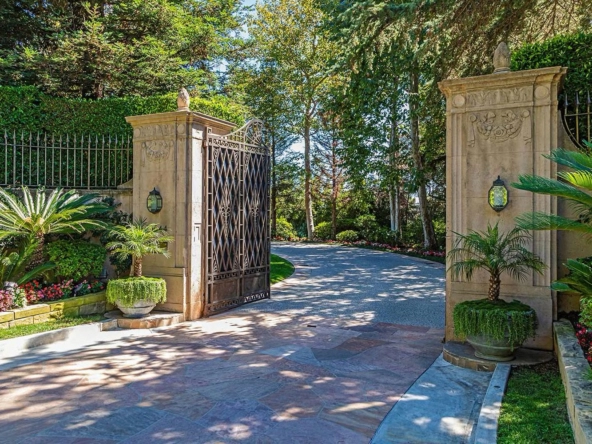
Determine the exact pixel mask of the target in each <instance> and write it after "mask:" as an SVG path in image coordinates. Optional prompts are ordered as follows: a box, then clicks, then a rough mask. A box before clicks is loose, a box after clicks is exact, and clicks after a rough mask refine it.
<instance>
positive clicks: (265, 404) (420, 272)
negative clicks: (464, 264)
mask: <svg viewBox="0 0 592 444" xmlns="http://www.w3.org/2000/svg"><path fill="white" fill-rule="evenodd" d="M273 251H274V252H276V253H277V254H280V255H282V256H284V257H287V258H288V259H290V260H292V261H293V262H294V263H295V264H296V265H297V270H298V271H297V272H296V273H295V275H294V276H293V277H291V278H289V279H288V280H286V281H284V282H283V283H280V284H279V285H278V286H276V287H274V288H273V291H272V298H273V299H272V300H271V301H261V302H257V303H255V304H251V305H249V306H245V307H242V308H240V309H238V310H234V311H231V312H229V313H227V314H224V315H220V316H216V317H213V318H210V319H206V320H202V321H196V322H188V323H184V324H181V325H178V326H175V327H172V328H167V329H159V330H155V331H152V332H150V334H149V335H147V336H143V337H134V338H129V339H127V340H122V341H117V342H110V343H105V344H99V345H96V346H92V347H89V348H87V349H85V350H83V351H81V352H80V351H79V352H77V353H72V354H69V355H65V356H61V357H58V358H55V359H51V360H47V361H44V362H39V363H36V364H30V365H25V366H22V367H18V368H15V369H11V370H6V371H3V372H0V399H2V403H0V442H2V443H4V442H6V443H18V442H24V443H60V444H74V443H85V444H103V443H105V444H106V443H116V442H125V443H220V442H238V443H323V444H328V443H341V444H343V443H346V444H349V443H367V442H368V441H369V440H370V438H371V437H372V436H373V434H374V432H375V431H376V429H377V427H378V425H379V424H380V422H381V421H382V419H383V418H384V416H385V415H386V414H387V413H388V412H389V410H390V409H391V408H392V406H393V405H394V404H395V403H396V402H397V401H398V400H399V399H400V398H401V396H402V395H403V394H404V393H405V392H406V391H407V389H408V388H409V387H410V386H411V385H412V384H413V382H414V381H415V380H416V379H417V378H418V377H419V376H420V375H421V374H422V373H423V372H424V371H425V369H427V368H428V367H429V366H430V365H431V363H432V362H433V361H434V360H435V359H436V357H437V356H438V355H439V354H440V352H441V348H442V346H441V343H440V341H441V339H442V336H443V329H442V327H443V324H442V322H443V312H444V290H443V287H444V270H443V267H442V266H440V265H438V264H432V263H429V262H426V261H422V260H417V259H413V258H408V257H404V256H398V255H394V254H392V253H382V252H375V251H370V250H362V249H355V248H342V247H335V246H325V245H306V244H298V245H290V244H282V245H274V247H273Z"/></svg>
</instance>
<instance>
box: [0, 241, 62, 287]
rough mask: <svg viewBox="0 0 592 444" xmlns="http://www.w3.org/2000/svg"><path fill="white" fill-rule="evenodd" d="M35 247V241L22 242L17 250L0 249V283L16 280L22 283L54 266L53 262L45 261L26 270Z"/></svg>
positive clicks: (19, 283)
mask: <svg viewBox="0 0 592 444" xmlns="http://www.w3.org/2000/svg"><path fill="white" fill-rule="evenodd" d="M36 249H37V243H36V242H23V243H22V244H21V245H20V246H19V249H18V251H10V252H8V251H6V250H5V249H2V250H0V284H3V283H5V282H16V283H17V284H18V285H22V284H25V283H26V282H29V281H30V280H33V279H35V278H36V277H39V276H40V275H42V274H44V273H45V272H47V271H49V270H51V269H53V268H55V264H54V263H52V262H45V263H44V264H42V265H39V266H36V267H34V268H32V269H30V270H27V268H28V265H29V262H30V259H31V257H32V256H33V254H34V253H35V251H36Z"/></svg>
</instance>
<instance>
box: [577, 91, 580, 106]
mask: <svg viewBox="0 0 592 444" xmlns="http://www.w3.org/2000/svg"><path fill="white" fill-rule="evenodd" d="M576 106H580V93H578V92H576Z"/></svg>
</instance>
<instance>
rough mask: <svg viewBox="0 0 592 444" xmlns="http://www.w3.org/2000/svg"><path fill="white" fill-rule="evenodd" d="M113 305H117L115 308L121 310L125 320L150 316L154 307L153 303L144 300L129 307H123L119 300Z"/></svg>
mask: <svg viewBox="0 0 592 444" xmlns="http://www.w3.org/2000/svg"><path fill="white" fill-rule="evenodd" d="M115 305H117V308H119V309H120V310H121V312H122V313H123V316H124V317H126V318H143V317H144V316H147V315H148V314H150V312H151V311H152V310H153V309H154V307H156V304H155V303H154V302H152V301H148V300H145V299H140V300H138V301H136V302H134V305H133V306H131V307H129V306H125V305H124V304H122V303H121V301H119V300H117V301H116V302H115Z"/></svg>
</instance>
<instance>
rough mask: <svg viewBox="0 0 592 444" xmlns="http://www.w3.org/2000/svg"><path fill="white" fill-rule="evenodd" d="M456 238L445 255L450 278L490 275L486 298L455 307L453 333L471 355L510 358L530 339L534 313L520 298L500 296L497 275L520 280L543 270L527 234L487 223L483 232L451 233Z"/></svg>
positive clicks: (499, 280) (533, 331) (495, 358)
mask: <svg viewBox="0 0 592 444" xmlns="http://www.w3.org/2000/svg"><path fill="white" fill-rule="evenodd" d="M455 234H456V235H457V236H458V238H457V240H456V242H455V244H454V248H453V249H452V250H451V251H450V252H449V253H448V255H447V257H448V260H449V261H450V264H451V265H450V266H449V268H448V271H449V272H451V273H452V274H453V276H454V277H459V276H464V277H465V278H466V279H467V280H471V279H472V278H473V275H474V273H475V271H477V270H480V269H481V270H485V271H487V272H488V273H489V291H488V295H487V298H486V299H479V300H473V301H465V302H461V303H459V304H457V305H456V306H455V307H454V311H453V319H454V331H455V334H456V335H457V336H459V337H460V338H461V339H465V338H466V339H467V341H468V342H469V343H470V344H471V345H472V346H473V348H474V349H475V356H477V357H479V358H484V359H489V360H493V361H510V360H512V359H514V350H515V349H516V348H518V347H520V346H521V345H522V343H523V342H524V341H525V340H526V339H527V338H529V337H534V335H535V330H536V313H535V311H534V310H533V309H532V308H531V307H529V306H528V305H526V304H523V303H521V302H519V301H512V302H506V301H504V300H502V299H500V287H501V276H502V275H503V274H504V273H508V274H509V275H510V276H512V277H513V278H515V279H518V280H523V279H525V278H526V277H527V276H528V272H529V271H530V270H534V271H535V272H537V273H542V271H543V270H544V268H545V264H544V263H543V262H542V261H541V259H540V258H539V257H538V256H537V255H535V254H534V253H532V252H531V251H529V250H528V249H527V248H526V247H525V245H526V244H527V242H528V241H529V240H530V236H529V235H528V232H526V231H524V230H522V229H520V228H514V229H512V230H511V231H509V232H507V233H502V232H500V230H499V227H498V224H497V223H496V224H495V225H494V226H491V225H490V224H488V226H487V230H486V231H484V232H478V231H470V232H469V233H468V234H466V235H463V234H458V233H455Z"/></svg>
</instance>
